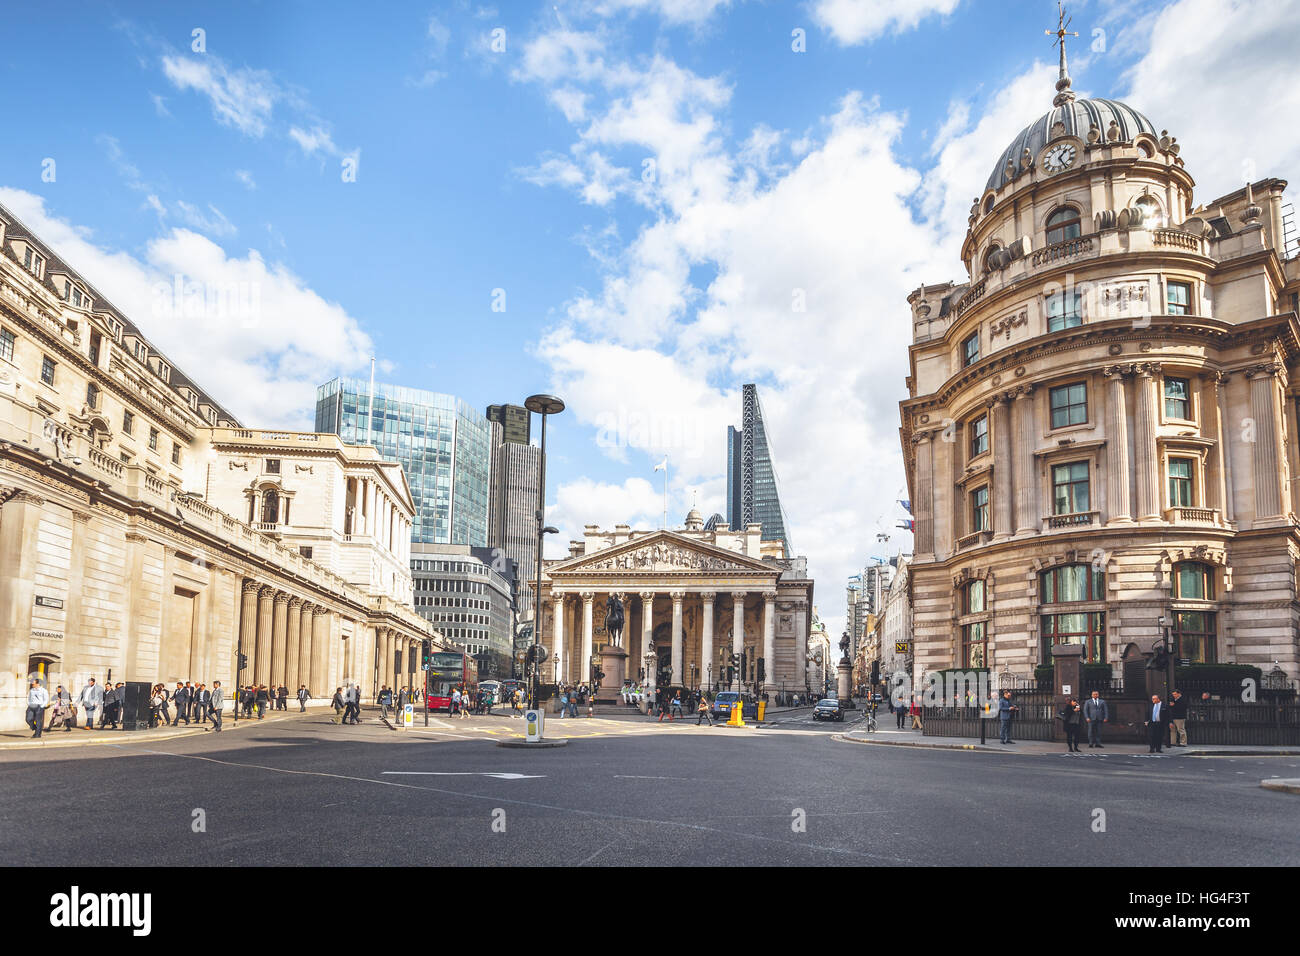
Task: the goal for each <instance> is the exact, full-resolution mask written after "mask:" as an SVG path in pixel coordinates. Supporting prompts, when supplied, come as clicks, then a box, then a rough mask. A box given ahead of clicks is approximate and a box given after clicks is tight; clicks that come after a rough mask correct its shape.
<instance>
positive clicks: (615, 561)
mask: <svg viewBox="0 0 1300 956" xmlns="http://www.w3.org/2000/svg"><path fill="white" fill-rule="evenodd" d="M584 570H588V571H741V570H746V569H745V568H744V567H742V566H741V565H739V564H736V563H735V562H732V561H728V560H726V559H725V558H717V557H714V556H712V555H708V554H700V553H699V552H698V551H689V550H687V549H686V548H682V547H678V546H677V545H672V544H665V543H662V542H661V543H659V544H652V545H647V546H646V547H644V548H637V549H636V550H633V551H625V552H624V553H622V554H616V555H611V556H610V557H608V558H603V559H600V560H597V561H594V562H593V563H591V564H589V565H587V566H586V567H585V568H584Z"/></svg>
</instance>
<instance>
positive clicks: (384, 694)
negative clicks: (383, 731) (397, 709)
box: [379, 684, 393, 720]
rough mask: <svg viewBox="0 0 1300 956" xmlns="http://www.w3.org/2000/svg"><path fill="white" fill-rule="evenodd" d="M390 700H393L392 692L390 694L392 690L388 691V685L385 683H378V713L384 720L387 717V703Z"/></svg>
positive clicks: (389, 702)
mask: <svg viewBox="0 0 1300 956" xmlns="http://www.w3.org/2000/svg"><path fill="white" fill-rule="evenodd" d="M392 701H393V694H392V691H390V690H389V689H388V685H387V684H382V685H380V688H379V715H380V716H381V717H383V718H384V720H387V719H388V705H389V704H391V703H392Z"/></svg>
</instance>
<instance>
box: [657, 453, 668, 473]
mask: <svg viewBox="0 0 1300 956" xmlns="http://www.w3.org/2000/svg"><path fill="white" fill-rule="evenodd" d="M667 470H668V456H667V455H664V460H663V461H661V462H659V464H657V465H655V471H667Z"/></svg>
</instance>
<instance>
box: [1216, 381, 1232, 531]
mask: <svg viewBox="0 0 1300 956" xmlns="http://www.w3.org/2000/svg"><path fill="white" fill-rule="evenodd" d="M1214 384H1215V388H1214V394H1215V398H1216V399H1217V401H1218V405H1219V408H1218V417H1219V443H1218V445H1217V447H1216V454H1217V456H1218V460H1219V467H1220V476H1221V477H1220V480H1221V482H1222V485H1223V517H1224V520H1225V521H1236V520H1237V505H1236V502H1235V501H1234V500H1233V499H1234V497H1235V495H1236V492H1235V490H1234V482H1233V478H1232V451H1231V450H1230V449H1229V448H1228V434H1229V429H1228V428H1227V427H1226V426H1227V424H1228V390H1227V388H1226V387H1225V386H1227V384H1228V376H1227V374H1226V373H1223V372H1220V373H1219V374H1218V375H1217V376H1215V383H1214Z"/></svg>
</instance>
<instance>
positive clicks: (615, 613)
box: [605, 594, 623, 647]
mask: <svg viewBox="0 0 1300 956" xmlns="http://www.w3.org/2000/svg"><path fill="white" fill-rule="evenodd" d="M605 633H606V634H608V635H609V640H610V642H611V643H612V644H613V645H614V646H615V647H622V646H623V602H622V601H621V600H619V597H618V595H617V594H611V595H610V596H609V600H607V601H606V602H605Z"/></svg>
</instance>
